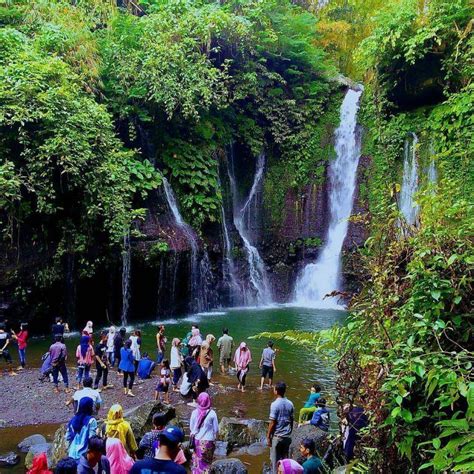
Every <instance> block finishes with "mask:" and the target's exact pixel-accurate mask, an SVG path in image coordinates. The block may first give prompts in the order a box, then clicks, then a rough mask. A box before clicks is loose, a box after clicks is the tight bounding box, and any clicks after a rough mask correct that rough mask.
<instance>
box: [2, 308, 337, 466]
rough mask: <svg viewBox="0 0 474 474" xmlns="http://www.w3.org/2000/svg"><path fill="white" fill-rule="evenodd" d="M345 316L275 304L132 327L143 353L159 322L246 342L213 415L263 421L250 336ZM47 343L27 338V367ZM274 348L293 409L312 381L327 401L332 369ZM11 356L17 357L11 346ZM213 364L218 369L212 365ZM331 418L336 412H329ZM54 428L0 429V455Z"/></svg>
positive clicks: (266, 399)
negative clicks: (244, 371)
mask: <svg viewBox="0 0 474 474" xmlns="http://www.w3.org/2000/svg"><path fill="white" fill-rule="evenodd" d="M345 318H346V313H345V312H344V311H336V310H330V309H314V308H311V309H309V308H296V307H286V306H275V307H269V308H258V309H257V308H254V309H252V308H235V309H228V310H223V311H216V312H209V313H201V314H197V315H191V316H186V317H176V318H172V319H167V320H163V321H159V322H157V323H156V324H150V323H137V324H135V325H133V327H135V328H137V329H140V330H141V331H142V353H143V352H144V351H148V352H149V353H150V354H154V352H155V334H156V330H157V324H158V323H159V324H164V325H165V327H166V335H167V338H168V341H171V339H172V338H173V337H180V338H182V337H184V335H185V334H186V333H187V332H188V331H189V329H190V326H191V324H192V323H197V324H199V327H200V329H201V332H202V333H203V334H204V335H206V334H209V333H211V334H214V335H215V336H216V337H219V336H220V335H221V333H222V329H223V328H224V327H227V328H228V329H229V333H230V335H231V336H232V337H233V338H234V341H235V343H236V344H238V343H239V342H241V341H243V340H245V341H246V342H247V344H248V345H249V347H250V349H251V351H252V357H253V362H252V364H251V369H250V374H249V376H248V378H247V392H246V393H243V394H242V393H240V392H237V391H232V392H228V393H226V394H225V395H219V396H217V397H216V399H215V401H214V402H215V403H214V405H215V407H216V410H217V413H218V417H219V418H220V417H222V416H235V413H236V412H238V413H239V414H240V415H241V416H243V417H246V418H259V419H266V418H267V417H268V410H269V405H270V403H271V401H272V400H273V395H272V393H270V391H269V390H264V391H263V392H260V391H258V390H257V389H256V388H257V386H258V385H259V370H258V362H259V360H260V355H261V351H262V349H263V348H264V347H265V345H266V342H267V340H266V339H249V337H250V336H252V335H255V334H258V333H260V332H263V331H270V332H278V331H285V330H288V329H293V330H308V331H317V330H321V329H327V328H330V327H331V326H333V325H335V324H343V323H344V321H345ZM131 328H132V326H129V329H131ZM97 332H98V331H96V335H97ZM78 338H79V335H78V334H72V335H70V336H69V337H68V338H67V340H66V344H67V346H68V350H69V353H70V354H71V355H72V354H74V352H75V348H76V347H77V344H78ZM49 344H50V340H49V338H32V339H31V340H30V344H29V346H28V354H27V361H28V362H29V364H30V365H36V366H39V361H40V357H41V354H42V353H44V352H46V350H47V348H48V347H49ZM275 346H276V348H277V358H276V367H277V372H276V375H275V380H284V381H285V382H286V383H287V385H288V398H289V399H290V400H292V401H293V402H294V404H295V408H296V410H299V408H300V407H301V406H302V404H303V402H304V400H305V399H306V397H307V396H308V389H309V386H310V385H311V384H312V383H314V382H319V383H320V384H321V386H322V387H323V392H324V394H325V396H326V398H327V399H328V400H329V403H330V404H331V401H333V400H334V394H335V385H334V380H335V372H334V369H333V368H332V367H331V366H329V365H328V364H327V363H326V362H324V361H323V360H322V359H321V358H320V357H319V356H318V355H316V354H314V353H313V352H312V351H311V350H310V349H309V348H305V347H301V346H295V345H291V344H289V343H287V342H285V341H276V342H275ZM168 350H169V344H168ZM12 354H13V356H14V357H15V358H16V354H15V351H14V350H12ZM215 358H216V359H218V355H217V349H215ZM215 368H216V369H217V367H215ZM71 375H72V374H71ZM19 377H21V375H19ZM214 381H215V382H217V383H222V384H224V385H235V384H236V379H235V377H231V376H220V375H218V376H217V377H216V378H215V380H214ZM0 418H1V417H0ZM334 419H335V416H333V420H334ZM54 428H55V427H54V426H53V427H52V426H51V425H45V426H41V425H38V426H35V427H31V426H26V427H21V428H14V429H12V428H9V429H5V430H0V453H4V452H6V451H8V450H12V449H14V448H15V446H16V443H17V442H18V441H20V440H21V439H22V438H23V437H24V436H27V435H28V434H31V433H33V432H36V433H41V432H43V433H44V434H46V435H48V434H51V433H52V432H53V431H54ZM265 456H266V455H265ZM245 462H247V463H250V466H249V472H261V466H262V457H261V456H258V457H255V458H252V457H250V456H246V457H245ZM4 471H5V472H6V473H7V472H8V473H11V474H13V473H15V474H16V473H17V472H23V471H22V470H21V469H18V467H17V468H15V469H5V468H3V469H2V472H4Z"/></svg>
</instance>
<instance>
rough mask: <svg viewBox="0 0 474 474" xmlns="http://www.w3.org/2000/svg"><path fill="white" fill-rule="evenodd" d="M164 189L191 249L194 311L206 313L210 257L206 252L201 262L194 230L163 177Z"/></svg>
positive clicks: (208, 303) (172, 211) (169, 204)
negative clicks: (182, 214)
mask: <svg viewBox="0 0 474 474" xmlns="http://www.w3.org/2000/svg"><path fill="white" fill-rule="evenodd" d="M162 179H163V188H164V190H165V195H166V200H167V202H168V206H169V208H170V210H171V213H172V214H173V217H174V220H175V222H176V225H177V226H178V227H179V228H180V229H181V230H182V232H183V234H184V235H185V236H186V238H187V240H188V242H189V246H190V247H191V299H192V305H191V306H192V309H193V310H194V311H205V310H207V309H209V307H210V301H209V293H208V289H209V282H210V275H209V274H210V264H209V256H208V254H207V252H206V251H204V252H203V256H202V259H201V261H199V244H198V240H197V237H196V234H195V232H194V230H193V229H192V228H191V226H190V225H188V224H187V223H186V222H184V219H183V217H182V216H181V213H180V212H179V208H178V204H177V202H176V197H175V195H174V192H173V189H172V188H171V185H170V184H169V182H168V180H167V179H166V178H165V177H164V176H163V177H162Z"/></svg>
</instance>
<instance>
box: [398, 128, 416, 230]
mask: <svg viewBox="0 0 474 474" xmlns="http://www.w3.org/2000/svg"><path fill="white" fill-rule="evenodd" d="M417 144H418V137H417V136H416V135H415V134H414V133H411V140H410V139H408V138H407V139H406V140H405V146H404V159H403V178H402V187H401V190H400V201H399V206H400V211H401V213H402V214H403V216H404V217H405V221H406V222H407V224H409V225H414V224H415V223H416V218H417V217H418V211H419V208H418V205H417V204H415V201H414V196H415V194H416V192H417V191H418V161H417V159H416V146H417Z"/></svg>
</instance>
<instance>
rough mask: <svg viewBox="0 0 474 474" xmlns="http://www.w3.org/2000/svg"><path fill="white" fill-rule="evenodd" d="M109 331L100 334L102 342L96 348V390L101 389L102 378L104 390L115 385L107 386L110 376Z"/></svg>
mask: <svg viewBox="0 0 474 474" xmlns="http://www.w3.org/2000/svg"><path fill="white" fill-rule="evenodd" d="M107 337H108V333H107V331H102V332H101V333H100V342H99V344H97V345H96V346H95V349H94V353H95V368H96V370H97V375H96V376H95V381H94V388H95V389H96V390H97V389H98V388H99V382H100V379H101V378H102V388H103V389H105V388H112V387H113V385H109V384H107V377H108V375H109V358H108V357H107Z"/></svg>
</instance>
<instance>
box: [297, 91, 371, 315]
mask: <svg viewBox="0 0 474 474" xmlns="http://www.w3.org/2000/svg"><path fill="white" fill-rule="evenodd" d="M361 94H362V91H360V90H358V91H355V90H352V89H350V90H348V91H347V93H346V96H345V97H344V101H343V102H342V106H341V110H340V124H339V127H338V128H337V130H336V133H335V138H336V143H335V151H336V158H335V160H334V161H332V162H331V163H330V165H329V187H328V189H329V212H330V221H329V228H328V232H327V237H326V242H325V245H324V247H323V248H322V250H321V252H320V254H319V256H318V259H317V261H316V263H310V264H308V265H306V266H305V268H304V269H303V271H302V273H301V274H300V276H299V278H298V280H297V282H296V288H295V304H297V305H298V306H315V307H329V308H330V307H334V308H338V307H340V306H339V304H338V298H337V297H328V298H325V296H326V295H327V294H329V293H331V292H332V291H335V290H339V289H340V280H341V251H342V245H343V243H344V239H345V237H346V234H347V228H348V225H349V221H348V219H349V217H350V215H351V212H352V203H353V199H354V189H355V184H356V174H357V166H358V164H359V157H360V141H359V140H357V136H356V126H357V111H358V109H359V98H360V96H361Z"/></svg>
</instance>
